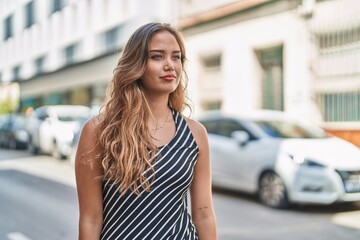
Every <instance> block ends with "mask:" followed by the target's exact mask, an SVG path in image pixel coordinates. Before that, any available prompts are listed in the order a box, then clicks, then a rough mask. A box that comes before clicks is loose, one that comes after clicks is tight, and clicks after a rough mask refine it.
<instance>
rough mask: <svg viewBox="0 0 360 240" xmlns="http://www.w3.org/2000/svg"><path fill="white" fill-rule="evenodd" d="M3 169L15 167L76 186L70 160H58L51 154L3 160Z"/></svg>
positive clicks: (0, 164) (0, 165)
mask: <svg viewBox="0 0 360 240" xmlns="http://www.w3.org/2000/svg"><path fill="white" fill-rule="evenodd" d="M1 169H13V170H18V171H22V172H26V173H28V174H31V175H35V176H38V177H43V178H46V179H49V180H52V181H56V182H59V183H62V184H65V185H68V186H71V187H75V186H76V184H75V171H74V166H72V165H71V164H70V163H69V161H61V160H56V159H54V158H52V157H50V156H32V157H25V158H19V159H11V160H2V161H1V162H0V170H1Z"/></svg>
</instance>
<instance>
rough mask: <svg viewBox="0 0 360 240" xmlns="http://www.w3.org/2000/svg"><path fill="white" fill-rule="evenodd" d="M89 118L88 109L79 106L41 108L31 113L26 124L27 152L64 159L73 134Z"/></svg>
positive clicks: (68, 151) (69, 149)
mask: <svg viewBox="0 0 360 240" xmlns="http://www.w3.org/2000/svg"><path fill="white" fill-rule="evenodd" d="M90 116H91V110H90V108H88V107H86V106H80V105H54V106H42V107H39V108H37V109H35V111H34V112H33V113H32V115H31V116H30V118H29V121H28V124H27V131H28V133H29V143H28V146H29V150H30V151H31V152H32V153H33V154H37V153H38V152H43V153H47V154H52V155H53V156H54V157H56V158H60V159H66V158H68V156H69V154H70V152H71V145H72V143H73V138H74V133H75V132H77V131H78V130H79V129H80V128H81V127H82V126H81V125H82V124H83V123H84V120H86V119H88V118H89V117H90Z"/></svg>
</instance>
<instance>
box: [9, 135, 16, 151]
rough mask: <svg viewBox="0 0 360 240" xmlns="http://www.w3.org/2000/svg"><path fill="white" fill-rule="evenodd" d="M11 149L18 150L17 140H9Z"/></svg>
mask: <svg viewBox="0 0 360 240" xmlns="http://www.w3.org/2000/svg"><path fill="white" fill-rule="evenodd" d="M9 149H12V150H16V149H17V143H16V140H15V139H13V138H12V139H10V140H9Z"/></svg>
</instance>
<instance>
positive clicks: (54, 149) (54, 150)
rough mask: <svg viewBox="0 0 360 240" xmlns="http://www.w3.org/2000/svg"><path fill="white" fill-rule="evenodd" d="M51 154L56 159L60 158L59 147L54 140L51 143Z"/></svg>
mask: <svg viewBox="0 0 360 240" xmlns="http://www.w3.org/2000/svg"><path fill="white" fill-rule="evenodd" d="M51 155H52V156H53V157H54V158H56V159H60V153H59V148H58V145H57V144H56V142H54V143H53V146H52V151H51Z"/></svg>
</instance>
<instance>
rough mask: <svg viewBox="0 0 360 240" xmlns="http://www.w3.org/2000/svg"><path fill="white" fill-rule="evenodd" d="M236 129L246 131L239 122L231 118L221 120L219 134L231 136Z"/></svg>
mask: <svg viewBox="0 0 360 240" xmlns="http://www.w3.org/2000/svg"><path fill="white" fill-rule="evenodd" d="M234 131H244V128H243V127H242V126H241V125H240V124H239V123H237V122H235V121H231V120H221V121H220V128H219V135H222V136H225V137H231V134H232V133H233V132H234Z"/></svg>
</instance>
